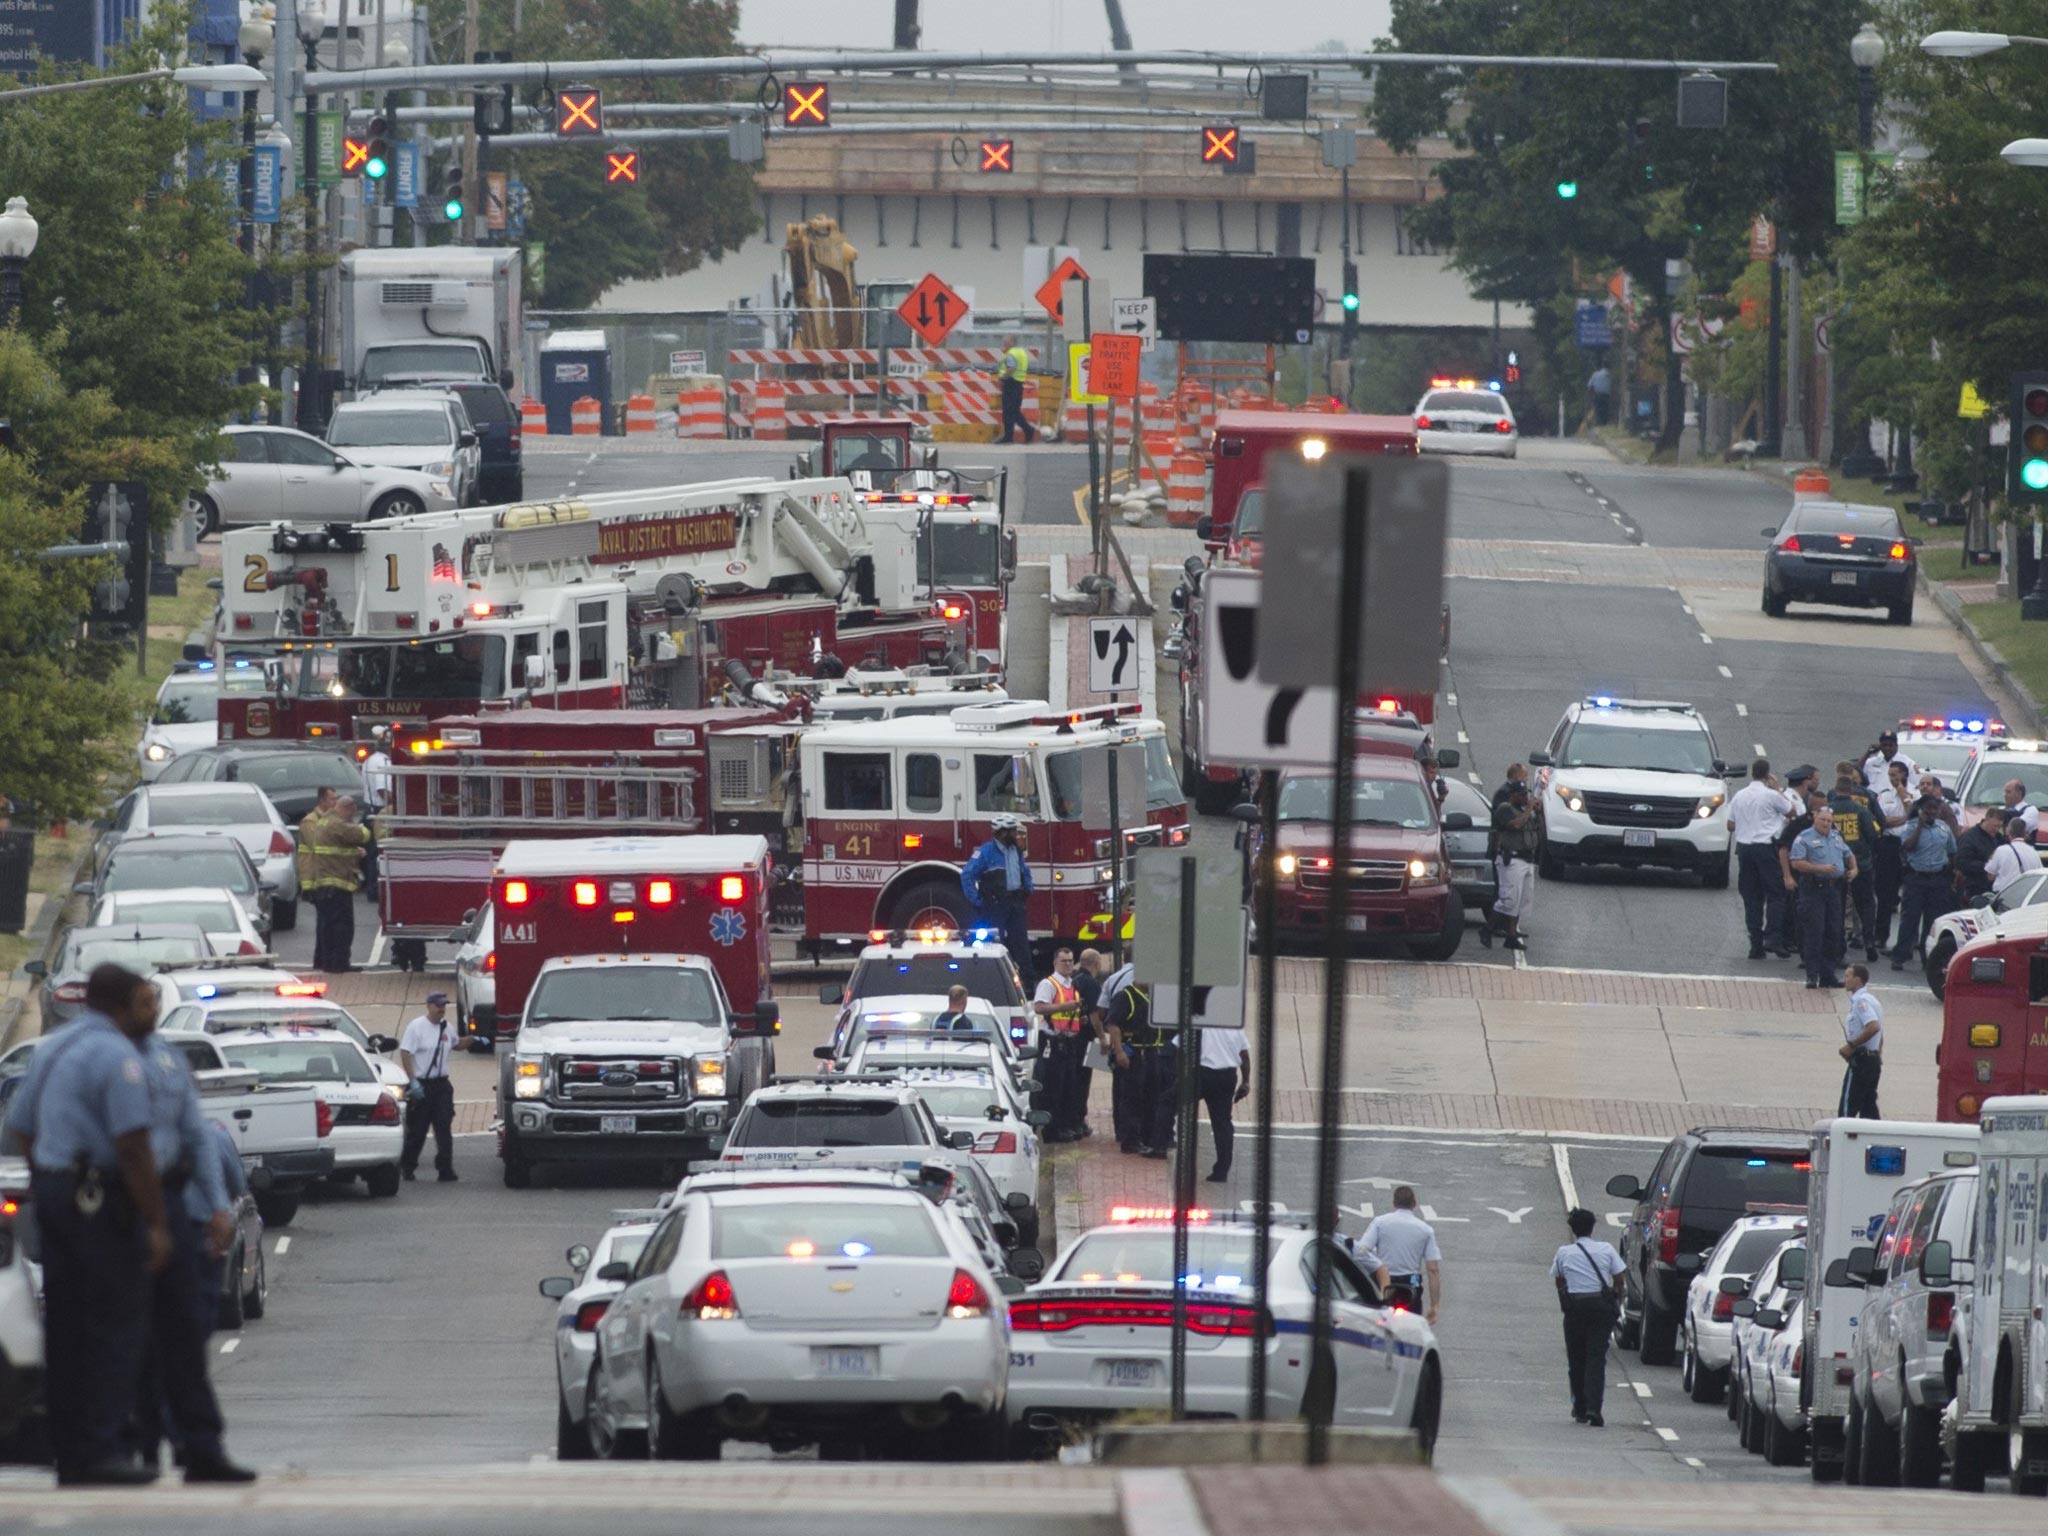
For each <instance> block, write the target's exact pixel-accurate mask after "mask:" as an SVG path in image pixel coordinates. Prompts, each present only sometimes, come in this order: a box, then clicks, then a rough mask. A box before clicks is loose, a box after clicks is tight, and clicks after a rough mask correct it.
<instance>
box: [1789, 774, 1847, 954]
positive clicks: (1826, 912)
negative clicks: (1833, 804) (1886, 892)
mask: <svg viewBox="0 0 2048 1536" xmlns="http://www.w3.org/2000/svg"><path fill="white" fill-rule="evenodd" d="M1788 857H1789V860H1790V863H1791V867H1792V873H1793V874H1794V875H1795V876H1796V877H1797V878H1798V881H1799V891H1798V896H1799V953H1800V957H1801V959H1802V960H1804V962H1805V964H1806V985H1807V986H1808V987H1839V986H1840V985H1841V984H1842V979H1841V978H1840V977H1839V976H1837V975H1836V974H1835V966H1836V964H1837V963H1838V962H1837V961H1836V959H1835V956H1836V955H1837V954H1839V953H1840V952H1841V948H1842V886H1843V883H1844V882H1846V881H1850V880H1854V879H1855V878H1856V856H1855V855H1854V854H1853V853H1851V852H1850V851H1849V845H1848V844H1847V843H1845V842H1844V841H1843V840H1842V835H1841V833H1840V832H1838V831H1836V830H1835V813H1834V812H1833V811H1832V810H1830V809H1829V808H1828V807H1827V805H1826V804H1822V805H1820V806H1819V807H1817V808H1816V809H1815V811H1814V813H1813V825H1812V826H1810V827H1808V828H1807V829H1806V830H1805V831H1804V832H1802V833H1800V834H1799V836H1798V837H1796V838H1794V839H1793V840H1792V847H1791V849H1790V851H1789V855H1788Z"/></svg>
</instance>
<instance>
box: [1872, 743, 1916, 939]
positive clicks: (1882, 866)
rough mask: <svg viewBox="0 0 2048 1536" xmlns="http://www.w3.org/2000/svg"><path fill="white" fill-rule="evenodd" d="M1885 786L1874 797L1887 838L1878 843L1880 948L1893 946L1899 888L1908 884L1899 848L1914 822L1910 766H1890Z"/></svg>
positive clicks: (1874, 804) (1902, 854) (1873, 803)
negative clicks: (1892, 933)
mask: <svg viewBox="0 0 2048 1536" xmlns="http://www.w3.org/2000/svg"><path fill="white" fill-rule="evenodd" d="M1886 773H1887V777H1886V779H1885V782H1884V785H1883V786H1882V787H1881V788H1880V789H1878V790H1877V792H1876V793H1875V794H1874V795H1873V796H1872V797H1871V803H1872V805H1873V806H1874V808H1875V809H1876V811H1877V819H1878V821H1879V823H1881V824H1882V825H1883V827H1884V836H1883V837H1881V838H1879V839H1878V842H1877V947H1878V948H1879V949H1883V948H1885V947H1887V946H1888V945H1889V944H1890V943H1891V931H1892V919H1893V917H1895V916H1897V914H1898V910H1899V888H1900V886H1901V885H1902V884H1903V882H1904V880H1905V872H1906V859H1905V855H1904V853H1903V852H1901V850H1900V847H1899V842H1900V839H1901V838H1903V837H1904V836H1905V835H1906V823H1907V822H1908V821H1910V820H1912V813H1911V811H1910V810H1909V809H1908V806H1909V805H1910V804H1911V801H1912V798H1913V797H1912V795H1911V794H1910V793H1908V791H1907V789H1906V784H1907V782H1908V781H1907V778H1906V765H1905V764H1904V763H1897V764H1892V765H1888V767H1887V769H1886Z"/></svg>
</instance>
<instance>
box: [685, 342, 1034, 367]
mask: <svg viewBox="0 0 2048 1536" xmlns="http://www.w3.org/2000/svg"><path fill="white" fill-rule="evenodd" d="M1025 350H1026V351H1031V350H1032V349H1030V348H1028V347H1027V348H1026V349H1025ZM725 356H726V361H727V362H730V363H734V364H738V365H742V366H745V367H751V368H878V367H880V366H881V362H882V353H881V349H880V348H877V347H742V348H738V349H736V350H734V351H731V352H728V353H726V354H725ZM1032 356H1033V357H1034V358H1036V356H1037V354H1036V352H1032ZM1002 360H1003V349H1002V348H1001V347H922V348H920V347H892V348H891V349H890V351H889V361H890V362H891V363H907V364H910V365H912V366H914V367H917V368H919V369H924V368H962V367H969V366H975V365H980V366H987V367H991V368H992V367H994V366H995V365H996V364H998V363H1000V362H1002Z"/></svg>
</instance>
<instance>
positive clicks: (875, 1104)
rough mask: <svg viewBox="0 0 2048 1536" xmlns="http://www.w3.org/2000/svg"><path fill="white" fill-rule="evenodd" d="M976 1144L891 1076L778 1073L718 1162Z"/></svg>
mask: <svg viewBox="0 0 2048 1536" xmlns="http://www.w3.org/2000/svg"><path fill="white" fill-rule="evenodd" d="M973 1150H974V1132H972V1131H947V1130H945V1129H943V1128H942V1127H941V1126H940V1125H939V1122H938V1120H937V1119H936V1118H935V1117H934V1116H933V1114H932V1112H931V1110H930V1109H929V1108H928V1107H927V1106H926V1104H925V1102H924V1100H923V1099H921V1098H919V1097H918V1096H917V1094H916V1092H915V1091H913V1090H912V1089H911V1088H910V1086H909V1085H908V1084H906V1083H901V1082H898V1081H896V1080H895V1079H893V1078H889V1079H879V1078H849V1077H829V1078H777V1079H775V1081H773V1082H771V1083H770V1084H769V1085H768V1086H767V1087H765V1088H760V1089H756V1090H755V1091H754V1092H753V1093H752V1094H751V1095H749V1096H748V1098H747V1101H746V1103H745V1104H743V1105H742V1106H741V1107H740V1112H739V1114H738V1116H737V1117H736V1118H735V1119H734V1120H733V1123H732V1130H731V1131H730V1132H729V1133H728V1134H727V1135H726V1137H725V1141H724V1144H723V1146H722V1148H721V1149H720V1152H719V1161H720V1162H723V1163H738V1164H742V1165H744V1166H747V1167H767V1168H814V1167H819V1166H821V1165H824V1164H827V1163H834V1162H852V1163H869V1164H871V1163H874V1162H877V1161H895V1162H897V1163H900V1164H902V1165H903V1166H905V1167H917V1166H920V1165H921V1164H922V1163H923V1162H924V1161H925V1160H926V1159H927V1158H928V1157H933V1156H940V1157H943V1154H945V1153H949V1152H971V1151H973Z"/></svg>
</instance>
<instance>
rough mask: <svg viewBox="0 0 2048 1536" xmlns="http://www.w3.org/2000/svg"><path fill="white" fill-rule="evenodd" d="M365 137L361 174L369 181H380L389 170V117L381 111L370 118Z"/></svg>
mask: <svg viewBox="0 0 2048 1536" xmlns="http://www.w3.org/2000/svg"><path fill="white" fill-rule="evenodd" d="M366 137H367V139H368V142H367V143H366V144H365V146H364V150H363V174H364V175H365V176H367V177H368V178H369V179H370V180H371V181H382V180H383V179H384V178H385V177H386V176H387V175H389V174H390V172H391V119H390V118H388V117H386V116H384V115H383V114H382V113H381V112H380V113H378V114H377V116H375V117H373V118H371V119H370V128H369V133H368V134H367V136H366Z"/></svg>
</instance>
